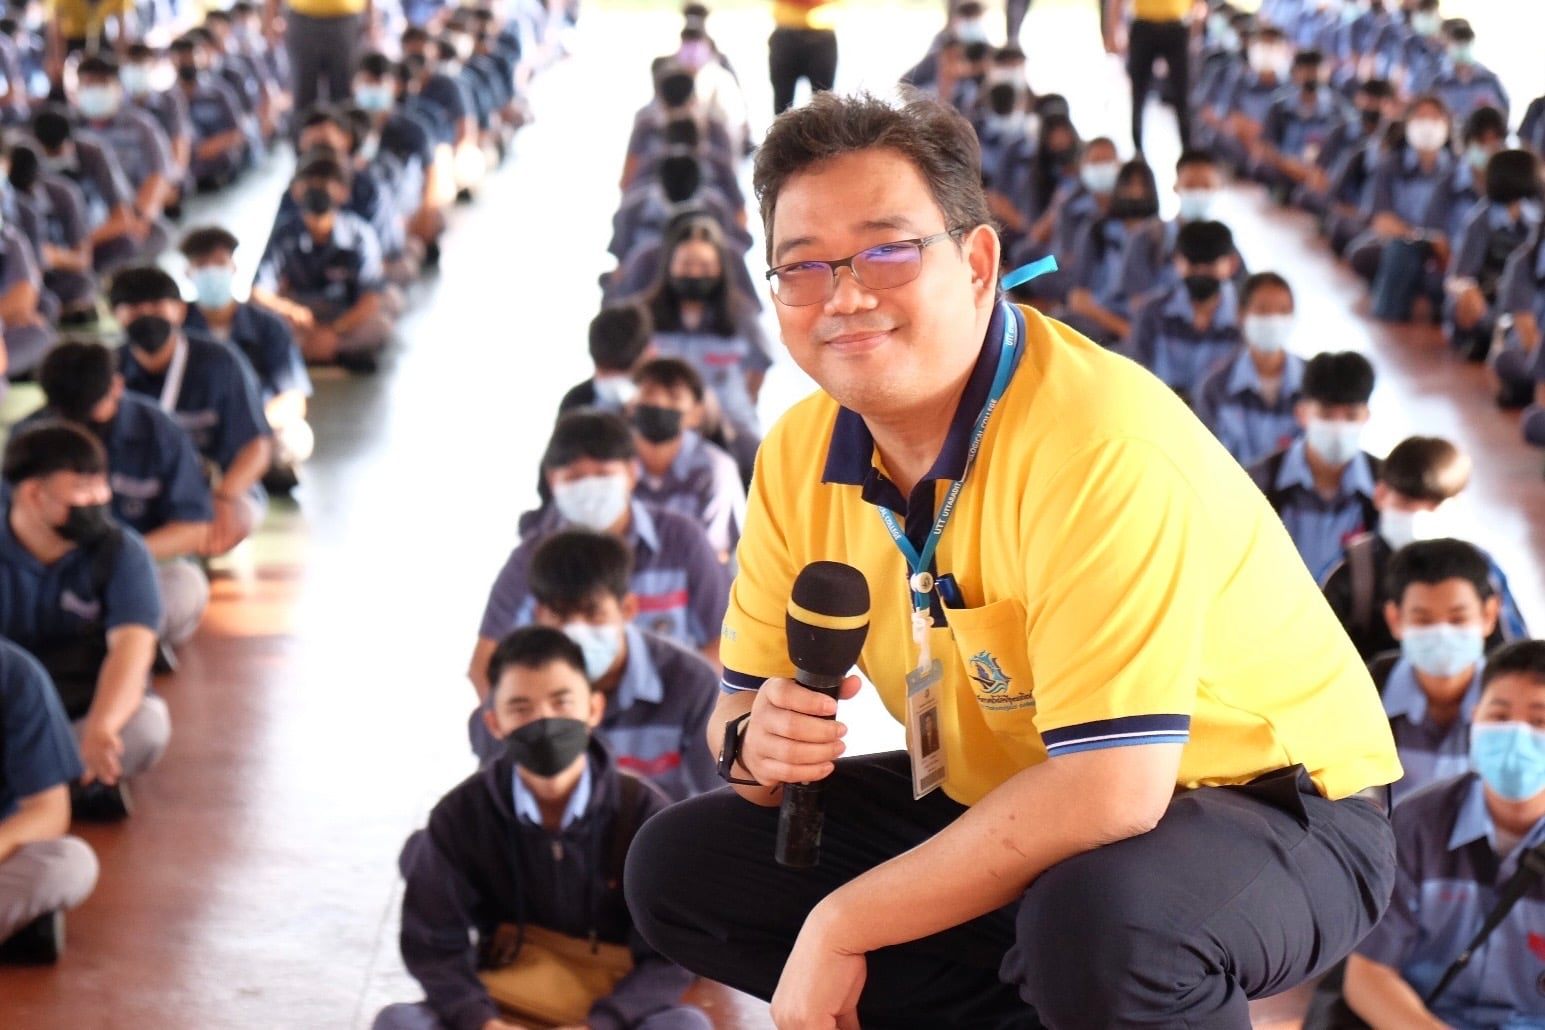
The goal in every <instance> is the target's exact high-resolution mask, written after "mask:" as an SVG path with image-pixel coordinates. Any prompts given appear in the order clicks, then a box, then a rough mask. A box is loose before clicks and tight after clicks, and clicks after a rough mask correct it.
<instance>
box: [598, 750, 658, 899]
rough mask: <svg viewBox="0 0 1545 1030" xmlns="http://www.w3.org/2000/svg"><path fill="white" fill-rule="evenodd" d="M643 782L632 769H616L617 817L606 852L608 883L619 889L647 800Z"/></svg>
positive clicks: (613, 888)
mask: <svg viewBox="0 0 1545 1030" xmlns="http://www.w3.org/2000/svg"><path fill="white" fill-rule="evenodd" d="M647 789H648V788H646V787H645V786H644V785H643V783H641V782H639V779H638V778H637V777H636V776H634V775H632V774H631V773H625V772H622V771H620V770H619V771H618V773H617V821H616V822H615V823H613V824H612V839H611V845H610V847H609V849H608V851H607V855H606V886H607V887H608V888H610V889H611V890H617V889H619V888H620V887H621V886H622V870H623V867H624V866H625V865H626V864H627V861H628V848H630V847H632V846H633V838H634V837H635V836H637V834H638V828H639V826H640V825H641V824H642V822H643V820H642V819H640V818H639V808H640V806H641V803H642V802H643V800H644V791H645V790H647Z"/></svg>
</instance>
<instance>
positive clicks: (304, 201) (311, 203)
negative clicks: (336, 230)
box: [300, 186, 333, 215]
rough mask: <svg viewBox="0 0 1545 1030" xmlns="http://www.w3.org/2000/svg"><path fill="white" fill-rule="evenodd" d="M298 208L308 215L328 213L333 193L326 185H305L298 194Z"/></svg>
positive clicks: (331, 204)
mask: <svg viewBox="0 0 1545 1030" xmlns="http://www.w3.org/2000/svg"><path fill="white" fill-rule="evenodd" d="M300 209H301V210H302V211H304V212H306V214H308V215H325V214H330V213H331V212H332V210H333V195H332V193H331V192H330V191H329V190H328V189H327V187H326V186H307V187H306V189H305V190H304V191H303V192H302V193H301V195H300Z"/></svg>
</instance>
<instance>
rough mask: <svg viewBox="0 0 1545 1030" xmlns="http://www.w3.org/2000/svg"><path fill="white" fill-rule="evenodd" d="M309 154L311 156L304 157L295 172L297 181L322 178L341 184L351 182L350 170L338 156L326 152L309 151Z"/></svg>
mask: <svg viewBox="0 0 1545 1030" xmlns="http://www.w3.org/2000/svg"><path fill="white" fill-rule="evenodd" d="M308 154H309V155H310V156H308V157H306V158H305V159H304V162H303V163H302V164H301V166H300V168H299V169H298V170H297V171H296V172H295V179H294V181H295V182H315V181H317V180H322V181H325V182H330V183H337V184H338V185H340V186H347V185H348V184H349V171H348V169H346V168H344V167H343V162H342V161H340V160H338V158H336V157H332V156H329V155H328V154H326V153H325V152H321V153H319V152H316V151H308Z"/></svg>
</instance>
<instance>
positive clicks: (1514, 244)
mask: <svg viewBox="0 0 1545 1030" xmlns="http://www.w3.org/2000/svg"><path fill="white" fill-rule="evenodd" d="M1483 178H1484V183H1485V200H1484V201H1483V202H1482V203H1480V204H1477V205H1475V206H1474V207H1472V208H1471V209H1470V211H1469V212H1468V213H1467V214H1466V215H1465V217H1464V219H1463V222H1462V224H1461V227H1460V229H1459V232H1458V234H1457V235H1456V236H1455V237H1454V245H1453V253H1452V255H1451V256H1450V257H1449V262H1448V275H1447V278H1446V279H1445V280H1444V282H1443V292H1444V326H1445V328H1446V331H1447V334H1448V339H1449V343H1450V344H1451V345H1452V346H1453V347H1454V348H1455V349H1456V350H1458V351H1459V352H1460V353H1461V354H1463V355H1465V356H1466V357H1467V358H1469V359H1470V360H1471V361H1484V360H1486V357H1487V355H1488V354H1489V353H1490V352H1491V341H1492V335H1493V334H1494V333H1495V331H1496V328H1497V316H1498V314H1499V313H1500V312H1499V311H1498V309H1497V301H1498V287H1499V285H1500V283H1501V280H1502V273H1503V270H1504V269H1505V268H1506V267H1507V259H1508V258H1509V257H1511V256H1512V255H1513V253H1514V252H1515V251H1517V250H1518V249H1519V248H1520V247H1522V246H1523V245H1524V244H1525V243H1526V242H1528V239H1529V234H1530V233H1532V232H1533V231H1534V230H1535V229H1536V228H1537V227H1538V226H1539V225H1540V222H1541V210H1540V179H1539V159H1538V158H1536V157H1535V156H1534V155H1533V154H1531V153H1529V152H1528V151H1527V150H1505V151H1502V152H1501V153H1498V154H1496V155H1494V156H1493V157H1492V158H1491V160H1490V161H1488V162H1487V163H1486V171H1485V175H1484V177H1483Z"/></svg>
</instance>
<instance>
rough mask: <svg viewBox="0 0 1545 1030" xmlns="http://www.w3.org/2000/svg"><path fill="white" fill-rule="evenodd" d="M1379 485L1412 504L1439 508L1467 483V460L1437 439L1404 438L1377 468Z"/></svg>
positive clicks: (1447, 444)
mask: <svg viewBox="0 0 1545 1030" xmlns="http://www.w3.org/2000/svg"><path fill="white" fill-rule="evenodd" d="M1379 482H1381V483H1383V484H1384V485H1385V486H1387V487H1388V488H1389V489H1391V490H1393V491H1395V492H1396V493H1398V494H1400V495H1401V496H1402V497H1409V498H1410V499H1411V500H1413V501H1425V502H1428V503H1431V504H1442V503H1443V502H1444V501H1446V500H1448V499H1449V498H1451V497H1458V496H1459V495H1460V494H1461V493H1462V492H1464V488H1465V487H1466V486H1468V485H1469V483H1470V457H1469V455H1467V454H1465V452H1464V451H1461V450H1460V449H1459V448H1458V447H1455V446H1454V445H1453V443H1451V442H1450V441H1448V440H1445V439H1443V438H1442V437H1441V436H1408V437H1406V438H1405V439H1404V440H1401V441H1400V442H1399V443H1397V444H1396V445H1395V447H1394V449H1393V450H1392V451H1390V452H1389V457H1387V458H1385V459H1384V464H1383V465H1382V466H1381V467H1380V468H1379Z"/></svg>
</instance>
